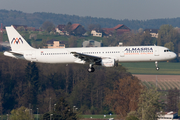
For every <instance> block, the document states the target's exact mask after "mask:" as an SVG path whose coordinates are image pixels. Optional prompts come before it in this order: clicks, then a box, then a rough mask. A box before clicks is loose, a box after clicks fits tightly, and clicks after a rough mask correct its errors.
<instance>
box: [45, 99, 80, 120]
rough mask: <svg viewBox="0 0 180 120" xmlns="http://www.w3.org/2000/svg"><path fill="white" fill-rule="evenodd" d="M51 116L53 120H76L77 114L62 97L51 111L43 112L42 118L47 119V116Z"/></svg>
mask: <svg viewBox="0 0 180 120" xmlns="http://www.w3.org/2000/svg"><path fill="white" fill-rule="evenodd" d="M50 116H51V117H52V119H53V120H77V119H78V116H77V113H75V112H74V111H73V110H72V109H71V108H70V106H69V105H68V104H67V103H66V101H65V99H64V98H61V99H60V100H59V101H58V103H57V104H56V107H55V109H54V112H53V113H45V114H44V115H43V120H49V117H50Z"/></svg>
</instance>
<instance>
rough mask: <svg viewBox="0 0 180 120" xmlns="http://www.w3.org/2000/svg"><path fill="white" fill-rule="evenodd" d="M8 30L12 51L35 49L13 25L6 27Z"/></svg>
mask: <svg viewBox="0 0 180 120" xmlns="http://www.w3.org/2000/svg"><path fill="white" fill-rule="evenodd" d="M6 32H7V35H8V39H9V44H10V46H11V49H12V51H18V50H30V49H34V48H32V47H31V46H30V45H29V44H28V43H27V42H26V41H25V39H24V38H23V37H22V36H21V35H20V34H19V33H18V32H17V30H16V29H15V28H14V27H13V26H10V27H6Z"/></svg>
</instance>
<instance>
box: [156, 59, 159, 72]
mask: <svg viewBox="0 0 180 120" xmlns="http://www.w3.org/2000/svg"><path fill="white" fill-rule="evenodd" d="M155 66H156V70H157V71H158V70H159V69H160V68H159V67H158V61H155Z"/></svg>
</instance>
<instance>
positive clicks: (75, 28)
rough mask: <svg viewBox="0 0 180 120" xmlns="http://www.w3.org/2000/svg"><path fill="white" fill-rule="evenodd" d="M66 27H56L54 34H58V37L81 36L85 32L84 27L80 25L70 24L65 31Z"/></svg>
mask: <svg viewBox="0 0 180 120" xmlns="http://www.w3.org/2000/svg"><path fill="white" fill-rule="evenodd" d="M65 28H66V25H58V26H57V27H56V28H55V30H56V32H58V33H59V34H60V35H80V36H81V35H83V34H84V33H86V30H85V29H84V27H83V26H82V25H80V24H72V25H71V26H70V27H69V31H67V30H66V29H65Z"/></svg>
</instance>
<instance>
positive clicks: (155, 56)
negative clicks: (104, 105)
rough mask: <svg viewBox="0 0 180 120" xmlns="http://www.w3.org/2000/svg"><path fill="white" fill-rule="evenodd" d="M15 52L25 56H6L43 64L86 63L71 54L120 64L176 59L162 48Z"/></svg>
mask: <svg viewBox="0 0 180 120" xmlns="http://www.w3.org/2000/svg"><path fill="white" fill-rule="evenodd" d="M15 52H17V53H22V54H23V56H21V57H19V56H16V55H12V54H11V53H5V55H7V56H11V57H16V58H21V59H25V60H28V61H33V62H42V63H85V62H81V61H82V60H80V59H79V58H77V57H75V56H74V54H72V53H71V52H78V53H81V54H86V55H91V56H97V57H101V58H102V59H104V58H111V59H114V60H115V61H118V62H145V61H166V60H171V59H174V58H175V57H176V54H175V53H174V52H171V51H169V50H168V49H167V48H166V47H161V46H123V47H96V48H94V47H93V48H62V49H33V50H32V49H31V50H23V51H15Z"/></svg>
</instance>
